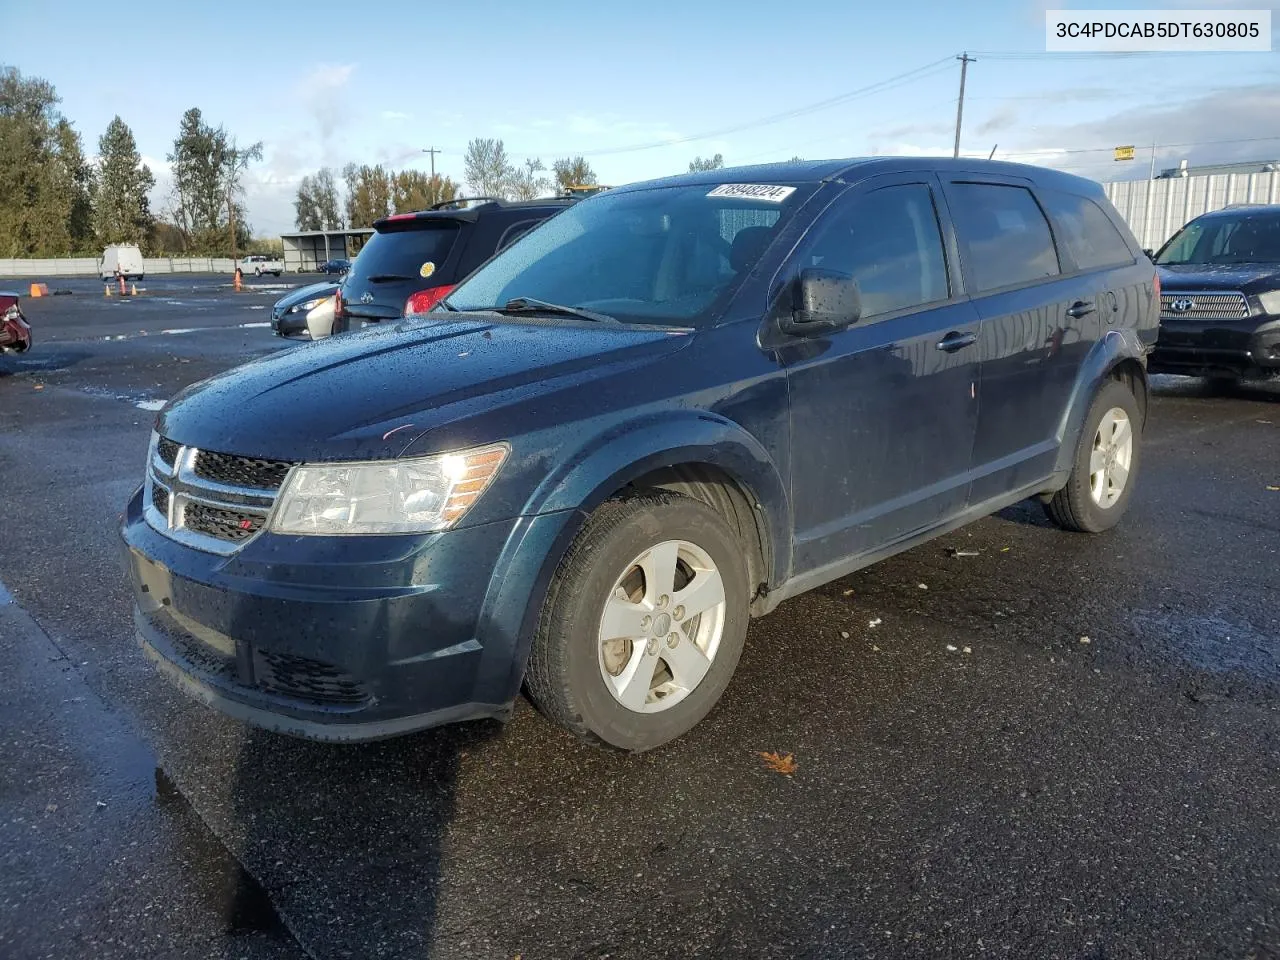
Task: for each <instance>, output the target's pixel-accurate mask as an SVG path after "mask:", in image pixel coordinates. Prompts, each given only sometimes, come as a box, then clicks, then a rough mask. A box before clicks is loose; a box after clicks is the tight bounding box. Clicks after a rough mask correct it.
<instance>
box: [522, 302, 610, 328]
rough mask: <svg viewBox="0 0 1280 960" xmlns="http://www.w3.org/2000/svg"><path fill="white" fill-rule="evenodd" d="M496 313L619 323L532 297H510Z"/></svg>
mask: <svg viewBox="0 0 1280 960" xmlns="http://www.w3.org/2000/svg"><path fill="white" fill-rule="evenodd" d="M498 313H556V314H560V315H561V316H565V317H577V318H578V319H579V320H590V321H592V322H593V323H621V322H622V321H620V320H618V319H617V318H615V317H611V316H609V315H608V314H605V313H596V312H595V311H594V310H583V309H582V308H581V307H566V306H563V305H561V304H559V303H547V301H545V300H535V299H534V298H533V297H512V298H511V299H510V300H508V301H507V304H506V306H504V307H501V308H499V309H498Z"/></svg>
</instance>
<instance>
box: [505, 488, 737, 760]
mask: <svg viewBox="0 0 1280 960" xmlns="http://www.w3.org/2000/svg"><path fill="white" fill-rule="evenodd" d="M747 580H748V577H747V565H746V559H745V550H744V548H743V545H742V543H741V541H740V540H739V539H738V537H737V536H736V535H735V534H734V532H733V531H732V529H731V528H730V527H729V525H728V524H727V523H726V522H725V520H724V518H723V517H721V516H720V514H719V513H717V512H716V511H715V510H713V509H712V508H711V507H709V506H707V505H706V504H705V503H702V502H701V501H699V500H694V499H692V498H689V497H684V496H679V495H677V494H672V493H648V494H643V495H638V496H634V497H628V498H626V499H619V500H610V501H608V502H606V503H604V504H603V505H601V506H600V507H599V509H597V510H596V511H595V513H593V514H592V515H591V517H590V518H588V520H587V522H586V524H585V525H584V526H583V528H582V531H581V532H580V533H579V534H578V536H577V538H576V539H575V540H574V542H573V545H572V546H571V547H570V548H569V551H568V553H567V554H566V555H565V557H564V559H563V560H562V561H561V563H560V566H559V568H558V569H557V571H556V575H555V578H554V579H553V581H552V584H551V588H550V590H549V591H548V594H547V598H546V601H545V602H544V604H543V607H542V615H541V618H540V621H539V624H538V630H537V634H536V635H535V637H534V640H533V650H532V653H531V656H530V660H529V669H528V672H527V674H526V677H525V687H526V691H527V692H528V694H529V696H530V698H531V699H532V700H533V701H534V703H535V704H536V705H537V706H538V708H539V709H540V710H541V711H542V712H543V713H544V714H545V715H546V716H547V717H549V718H550V719H552V720H554V721H555V722H556V723H558V724H560V725H561V726H563V727H565V728H566V729H568V730H569V731H571V732H572V733H575V734H577V735H578V736H579V737H582V738H583V739H585V740H588V741H590V742H593V743H596V744H603V745H607V746H610V747H614V748H618V749H622V750H630V751H634V752H640V751H643V750H651V749H653V748H654V747H658V746H661V745H662V744H664V743H667V742H668V741H671V740H674V739H675V738H676V737H679V736H681V735H682V734H684V733H686V732H688V731H689V730H690V729H691V728H692V727H693V726H695V725H696V724H697V723H698V722H699V721H701V720H702V719H703V718H704V717H705V716H706V715H707V714H708V713H710V712H711V709H712V708H713V707H714V706H715V704H716V702H717V701H718V700H719V699H720V695H721V694H722V693H723V692H724V689H725V687H726V686H727V685H728V683H729V679H730V677H732V676H733V671H734V668H735V667H736V666H737V664H738V658H739V657H740V656H741V654H742V647H743V644H744V642H745V640H746V634H747V623H748V619H749V615H748V597H747Z"/></svg>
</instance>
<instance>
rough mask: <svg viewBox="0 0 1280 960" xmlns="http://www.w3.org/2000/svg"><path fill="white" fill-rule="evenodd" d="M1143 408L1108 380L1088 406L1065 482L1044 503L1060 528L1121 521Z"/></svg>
mask: <svg viewBox="0 0 1280 960" xmlns="http://www.w3.org/2000/svg"><path fill="white" fill-rule="evenodd" d="M1141 437H1142V412H1141V410H1140V409H1139V407H1138V401H1137V398H1136V397H1134V395H1133V391H1132V390H1130V389H1129V387H1128V385H1127V384H1125V383H1122V382H1120V381H1119V380H1109V381H1107V383H1106V384H1104V385H1103V387H1102V389H1101V390H1099V391H1098V393H1097V396H1095V397H1094V398H1093V403H1092V404H1091V405H1090V407H1089V415H1088V417H1086V418H1085V422H1084V427H1083V429H1082V430H1081V431H1080V439H1079V441H1078V442H1077V443H1076V453H1075V459H1074V461H1073V463H1072V468H1071V474H1070V475H1069V476H1068V477H1067V485H1066V486H1065V487H1063V488H1062V489H1061V490H1059V491H1058V492H1057V493H1055V494H1054V495H1053V499H1052V500H1050V501H1049V502H1048V503H1047V504H1045V512H1046V513H1047V514H1048V515H1049V519H1051V520H1052V521H1053V522H1054V523H1056V524H1057V525H1058V526H1060V527H1062V528H1063V529H1064V530H1072V531H1076V532H1081V533H1101V532H1102V531H1103V530H1109V529H1110V528H1111V527H1114V526H1115V525H1116V524H1117V523H1119V522H1120V518H1121V517H1122V516H1124V512H1125V510H1126V509H1127V508H1128V506H1129V498H1130V496H1131V495H1132V494H1133V484H1134V480H1135V479H1136V478H1137V475H1138V467H1139V465H1140V464H1141V461H1142V444H1141V442H1140V441H1141Z"/></svg>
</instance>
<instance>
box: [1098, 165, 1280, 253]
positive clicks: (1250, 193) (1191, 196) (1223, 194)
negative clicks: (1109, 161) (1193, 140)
mask: <svg viewBox="0 0 1280 960" xmlns="http://www.w3.org/2000/svg"><path fill="white" fill-rule="evenodd" d="M1103 188H1104V189H1105V190H1106V191H1107V198H1108V199H1110V201H1111V202H1112V203H1114V204H1115V206H1116V209H1117V210H1119V211H1120V215H1121V216H1122V217H1124V219H1125V221H1126V222H1127V223H1128V224H1129V228H1130V229H1131V230H1132V231H1133V232H1134V234H1135V235H1136V236H1137V238H1138V239H1139V240H1140V241H1142V246H1144V247H1147V248H1149V249H1152V250H1155V249H1156V248H1158V247H1159V246H1160V245H1161V244H1163V243H1164V242H1165V241H1166V240H1168V239H1169V238H1170V237H1171V236H1173V235H1174V233H1176V232H1177V230H1178V228H1179V227H1181V226H1182V225H1183V224H1184V223H1186V222H1187V221H1188V220H1191V219H1192V218H1194V217H1198V216H1200V214H1202V213H1208V212H1209V211H1210V210H1221V209H1222V208H1223V207H1225V206H1226V205H1227V204H1229V203H1276V202H1277V201H1278V200H1280V173H1217V174H1208V175H1201V176H1191V177H1169V178H1167V179H1160V180H1126V181H1123V182H1117V183H1105V184H1103Z"/></svg>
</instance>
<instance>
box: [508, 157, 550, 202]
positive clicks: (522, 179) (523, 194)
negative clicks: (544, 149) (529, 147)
mask: <svg viewBox="0 0 1280 960" xmlns="http://www.w3.org/2000/svg"><path fill="white" fill-rule="evenodd" d="M546 169H547V168H546V167H545V166H543V165H542V160H540V159H539V158H537V157H532V158H530V159H528V160H526V161H525V162H524V169H523V170H521V171H519V172H517V173H515V174H514V175H513V176H512V177H511V195H512V196H513V197H514V198H515V199H516V200H534V199H536V198H538V197H540V196H542V195H543V194H544V193H546V192H547V191H548V190H550V189H551V181H550V180H548V179H547V178H546V177H540V176H538V174H539V173H542V172H543V171H544V170H546Z"/></svg>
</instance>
